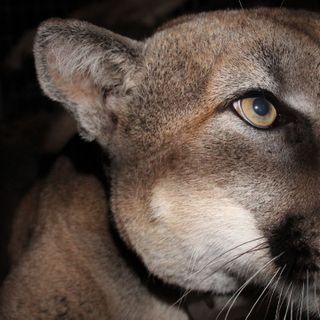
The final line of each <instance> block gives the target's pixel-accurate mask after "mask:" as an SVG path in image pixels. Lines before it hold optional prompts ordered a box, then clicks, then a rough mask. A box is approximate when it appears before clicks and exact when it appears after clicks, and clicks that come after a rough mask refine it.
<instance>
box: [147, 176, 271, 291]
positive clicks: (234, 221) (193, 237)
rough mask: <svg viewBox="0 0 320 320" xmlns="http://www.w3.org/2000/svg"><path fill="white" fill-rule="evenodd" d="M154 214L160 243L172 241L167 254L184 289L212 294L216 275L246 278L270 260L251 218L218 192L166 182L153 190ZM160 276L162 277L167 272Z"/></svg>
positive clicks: (170, 180) (220, 191) (261, 235)
mask: <svg viewBox="0 0 320 320" xmlns="http://www.w3.org/2000/svg"><path fill="white" fill-rule="evenodd" d="M150 211H151V215H152V217H151V218H152V220H153V221H156V222H157V224H158V227H159V228H161V230H162V240H161V242H165V241H166V239H170V241H171V242H170V244H168V245H167V246H166V250H169V252H168V251H167V253H166V254H167V257H168V258H169V257H170V259H172V261H173V262H172V263H173V264H174V265H175V268H176V269H175V272H176V273H179V279H180V280H179V284H181V285H185V286H187V287H191V288H194V289H200V290H212V289H214V288H213V286H214V279H215V277H216V276H217V274H218V273H220V272H225V273H226V274H229V273H230V274H232V275H237V276H241V275H245V274H246V275H248V273H249V274H252V273H253V272H255V271H257V270H258V269H259V268H261V266H263V265H264V264H265V263H267V262H268V261H269V260H270V255H269V253H268V250H267V248H266V246H265V243H266V242H265V239H264V237H263V234H262V233H261V231H260V230H259V229H258V228H257V227H256V221H255V219H254V217H253V215H252V214H251V212H250V211H248V210H246V209H244V208H243V207H241V206H240V205H238V204H237V203H235V202H234V201H233V200H231V199H229V198H228V197H227V195H226V193H225V192H224V191H223V190H222V189H220V188H217V187H212V186H211V187H210V188H209V186H203V187H202V188H200V184H197V183H196V182H195V183H194V184H193V183H191V182H189V183H185V184H181V183H177V182H175V181H174V180H173V179H163V180H162V181H160V182H158V183H157V184H156V186H155V187H154V188H153V191H152V197H151V199H150ZM155 268H156V269H157V266H155ZM159 272H160V273H162V276H163V274H165V273H166V270H157V271H156V273H159ZM168 272H169V271H168ZM182 274H183V275H184V276H183V279H181V278H182V276H181V275H182ZM172 278H174V275H173V276H172ZM177 282H178V281H177ZM181 282H183V283H181Z"/></svg>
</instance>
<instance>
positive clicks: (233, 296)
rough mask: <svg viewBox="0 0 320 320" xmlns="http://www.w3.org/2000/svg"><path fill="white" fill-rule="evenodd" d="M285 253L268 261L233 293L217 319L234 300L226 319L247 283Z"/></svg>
mask: <svg viewBox="0 0 320 320" xmlns="http://www.w3.org/2000/svg"><path fill="white" fill-rule="evenodd" d="M282 254H283V252H282V253H280V254H279V255H278V256H276V257H274V258H272V259H271V260H270V261H269V262H268V263H266V264H265V265H264V266H263V267H262V268H260V269H259V270H258V271H256V272H255V273H254V274H253V275H252V276H251V277H250V278H249V279H248V280H247V281H246V282H245V283H244V284H243V285H242V286H241V287H240V288H239V289H238V290H237V291H236V292H235V293H234V294H233V295H232V297H231V298H230V299H229V300H228V301H227V303H226V304H225V306H224V307H223V308H222V309H221V310H220V312H219V313H218V315H217V316H216V319H218V318H219V317H220V315H221V314H222V312H223V311H224V310H225V308H226V307H227V305H228V304H229V303H230V302H231V301H232V299H234V300H233V302H232V303H231V305H230V307H229V309H228V311H227V314H226V316H225V318H224V319H225V320H226V319H227V318H228V316H229V313H230V311H231V308H232V307H233V305H234V303H235V302H236V300H237V298H238V297H239V296H240V294H241V292H242V291H243V290H244V289H245V288H246V287H247V285H248V284H249V283H250V282H251V281H252V280H253V279H254V278H255V277H256V276H257V275H258V274H259V273H260V272H261V271H262V270H264V269H265V268H266V267H267V266H268V265H270V263H272V262H273V261H274V260H276V259H278V258H279V257H280V256H281V255H282Z"/></svg>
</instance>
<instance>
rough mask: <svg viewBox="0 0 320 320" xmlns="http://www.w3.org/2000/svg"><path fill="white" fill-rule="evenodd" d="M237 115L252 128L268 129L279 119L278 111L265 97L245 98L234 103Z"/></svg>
mask: <svg viewBox="0 0 320 320" xmlns="http://www.w3.org/2000/svg"><path fill="white" fill-rule="evenodd" d="M233 107H234V109H235V110H236V111H237V113H238V114H239V115H240V116H241V117H242V118H243V119H244V120H246V121H247V122H248V123H250V124H251V125H252V126H254V127H257V128H260V129H268V128H270V127H271V126H272V124H273V123H274V122H275V120H276V119H277V115H278V113H277V110H276V108H275V107H274V106H273V104H272V103H271V102H269V101H268V100H267V99H265V98H264V97H252V98H243V99H239V100H237V101H235V102H234V103H233Z"/></svg>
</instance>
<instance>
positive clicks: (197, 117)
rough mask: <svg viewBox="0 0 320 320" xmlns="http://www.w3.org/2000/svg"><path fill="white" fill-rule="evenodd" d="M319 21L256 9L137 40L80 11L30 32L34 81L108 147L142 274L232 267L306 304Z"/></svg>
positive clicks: (311, 290)
mask: <svg viewBox="0 0 320 320" xmlns="http://www.w3.org/2000/svg"><path fill="white" fill-rule="evenodd" d="M77 28H78V29H81V30H85V31H86V33H83V32H82V33H81V34H80V33H79V36H78V37H77V36H76V35H75V33H74V32H73V33H70V34H72V37H73V38H72V39H73V40H70V34H68V32H71V31H74V30H77ZM319 30H320V22H319V15H316V14H311V13H307V12H299V11H288V10H267V9H259V10H253V11H230V12H215V13H208V14H201V15H196V16H190V17H189V18H184V19H181V20H177V21H176V22H173V23H171V24H169V25H167V26H165V27H164V28H162V29H160V30H159V31H158V32H156V33H155V34H154V36H153V37H151V38H150V39H147V40H146V41H145V42H144V43H137V42H130V40H128V39H125V38H121V37H119V36H116V35H114V34H111V33H107V32H106V33H105V34H104V33H103V32H104V31H102V30H101V29H98V28H97V29H95V28H94V27H93V26H91V25H88V24H81V23H79V22H67V23H65V22H61V21H53V22H49V23H47V25H44V26H43V27H42V31H41V30H40V31H39V34H38V40H37V44H36V49H35V50H36V59H37V60H36V61H37V66H38V73H39V77H40V81H41V84H42V87H43V89H44V91H45V92H46V93H47V94H49V95H50V96H51V97H52V98H54V99H55V100H58V101H61V102H63V103H64V104H65V105H67V107H68V108H69V109H70V110H71V111H72V112H73V113H74V114H75V116H76V118H77V119H78V121H79V126H80V128H81V129H82V130H83V131H85V133H86V136H87V137H89V138H93V139H97V140H98V141H99V142H100V143H101V145H102V146H103V147H104V148H106V149H107V150H108V152H109V153H111V155H112V157H113V166H112V208H113V214H114V218H115V221H116V223H117V226H118V228H119V231H120V233H121V235H122V237H123V238H124V239H125V241H126V242H127V243H128V244H129V245H130V246H131V247H132V248H133V250H135V251H136V252H137V253H138V255H139V256H140V257H141V258H142V259H143V261H144V263H145V264H146V266H147V267H148V268H149V270H150V271H151V272H152V273H154V274H156V275H157V276H159V277H160V278H162V279H164V280H165V281H168V282H170V283H175V284H178V285H181V286H183V287H186V288H188V289H196V290H209V291H216V292H230V291H233V290H234V289H235V288H237V284H236V281H235V279H239V278H240V279H244V280H245V281H252V282H255V283H259V284H261V285H263V286H268V288H269V289H270V290H272V288H273V287H277V290H278V291H279V292H280V291H281V288H284V289H283V294H284V295H287V296H288V297H291V298H292V299H293V301H298V300H300V301H301V296H302V297H304V299H303V300H302V301H303V302H302V304H303V305H304V307H305V308H309V309H310V310H316V301H317V300H318V298H317V299H316V298H315V294H316V290H318V291H319V292H320V288H319V287H320V283H319V282H318V281H317V277H318V273H319V267H320V201H319V190H320V189H319V185H320V184H319V178H320V171H319V169H320V163H319V159H320V158H319V157H320V154H319V147H320V32H319ZM41 32H42V33H41ZM59 32H60V33H59ZM64 37H65V38H68V39H69V40H68V41H63V40H64ZM103 37H104V38H103ZM88 39H90V41H89V40H88ZM102 39H104V41H102ZM110 39H111V40H112V41H111V42H110ZM48 40H50V41H52V43H55V45H53V44H51V42H50V43H49V41H48ZM46 41H47V42H46ZM72 41H73V42H72ZM101 41H102V42H101ZM108 41H109V42H110V43H111V44H110V45H107V44H106V43H107V42H108ZM99 43H100V46H99V47H98V44H99ZM101 43H104V44H106V45H105V48H104V47H103V46H101ZM95 45H96V47H94V46H95ZM112 45H113V46H114V47H112ZM59 46H60V47H59ZM68 46H69V47H68ZM101 47H102V49H101ZM94 48H97V49H96V50H94ZM86 50H87V51H86ZM99 50H100V51H101V52H100V51H99ZM68 53H69V58H70V59H71V58H72V61H68V57H67V56H68ZM70 53H71V54H70ZM85 53H86V54H85ZM90 55H91V56H90ZM77 58H78V60H76V59H77ZM75 60H76V61H75ZM88 61H89V62H90V63H89V62H88ZM93 65H94V66H93ZM68 68H69V69H68ZM70 80H71V81H70ZM306 297H308V299H307V298H306ZM307 300H308V301H309V302H308V303H309V305H308V307H307Z"/></svg>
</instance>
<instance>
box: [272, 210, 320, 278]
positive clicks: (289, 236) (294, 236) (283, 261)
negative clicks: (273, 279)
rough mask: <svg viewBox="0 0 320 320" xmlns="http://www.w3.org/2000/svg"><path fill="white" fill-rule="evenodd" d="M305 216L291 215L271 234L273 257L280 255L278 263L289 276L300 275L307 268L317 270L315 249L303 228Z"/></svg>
mask: <svg viewBox="0 0 320 320" xmlns="http://www.w3.org/2000/svg"><path fill="white" fill-rule="evenodd" d="M303 221H304V217H303V216H299V215H296V216H290V217H288V218H286V219H285V220H284V221H283V222H282V223H280V225H279V226H277V227H276V228H274V229H273V230H272V232H271V235H270V236H269V244H270V250H271V254H272V256H273V257H276V256H278V255H280V256H279V258H278V259H277V260H276V261H275V262H276V264H277V265H278V266H279V267H280V268H283V267H285V272H284V274H286V275H287V276H288V277H290V278H292V277H297V276H298V277H300V276H301V275H302V274H303V273H305V272H306V271H307V270H309V271H317V270H318V267H317V266H316V264H315V257H316V256H317V255H316V254H315V250H313V249H312V248H311V246H310V244H308V243H307V242H306V240H305V235H304V232H303V230H302V224H303Z"/></svg>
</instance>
